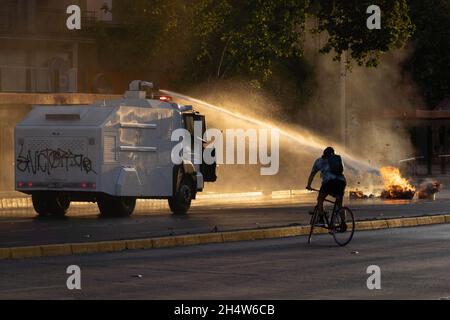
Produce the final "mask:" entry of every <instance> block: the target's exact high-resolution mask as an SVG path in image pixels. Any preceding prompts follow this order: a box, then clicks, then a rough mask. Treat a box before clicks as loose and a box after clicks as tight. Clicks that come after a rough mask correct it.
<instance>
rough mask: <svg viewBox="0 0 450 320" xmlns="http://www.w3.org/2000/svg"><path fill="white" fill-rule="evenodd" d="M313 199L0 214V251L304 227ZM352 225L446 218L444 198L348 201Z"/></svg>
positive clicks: (449, 202)
mask: <svg viewBox="0 0 450 320" xmlns="http://www.w3.org/2000/svg"><path fill="white" fill-rule="evenodd" d="M313 200H314V198H313V197H309V198H308V197H281V198H271V197H262V198H259V197H256V198H235V199H222V200H207V201H206V200H201V201H198V202H196V203H195V204H194V206H193V207H192V208H191V211H190V214H189V215H187V216H184V217H177V216H173V215H172V214H170V212H169V210H168V208H167V204H166V202H165V201H162V202H157V205H153V206H152V207H144V206H141V207H140V208H139V209H138V210H137V212H136V214H135V215H133V216H132V217H130V218H121V219H117V218H116V219H102V218H99V216H98V210H97V208H96V206H95V205H91V206H82V207H79V208H75V209H74V210H72V211H71V213H69V215H68V216H67V217H66V218H64V219H60V220H54V219H48V218H36V217H35V214H34V212H33V211H32V209H28V210H22V209H20V210H19V209H15V210H10V211H6V212H5V211H4V212H0V247H12V246H28V245H42V244H55V243H73V242H90V241H107V240H119V239H135V238H149V237H158V236H169V235H182V234H192V233H206V232H211V231H213V230H214V229H216V230H218V231H230V230H242V229H254V228H265V227H278V226H289V225H295V224H307V223H308V222H309V215H308V211H310V210H311V208H312V206H313ZM347 205H349V206H350V207H351V208H352V210H353V211H354V214H355V217H356V219H357V220H365V219H377V218H394V217H404V216H405V217H406V216H420V215H431V214H448V213H450V198H447V197H446V198H441V199H438V200H436V201H419V200H414V201H382V200H370V201H352V202H348V203H347Z"/></svg>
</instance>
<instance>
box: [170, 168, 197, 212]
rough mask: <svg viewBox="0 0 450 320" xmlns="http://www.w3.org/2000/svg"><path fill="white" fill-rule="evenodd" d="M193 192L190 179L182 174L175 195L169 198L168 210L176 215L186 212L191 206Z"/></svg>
mask: <svg viewBox="0 0 450 320" xmlns="http://www.w3.org/2000/svg"><path fill="white" fill-rule="evenodd" d="M194 192H195V189H194V184H193V181H192V179H191V178H190V177H188V176H184V177H183V179H182V180H181V182H180V186H179V187H178V190H177V192H176V193H175V195H174V196H173V197H170V198H169V207H170V211H172V213H173V214H176V215H184V214H186V213H187V212H188V211H189V208H190V207H191V202H192V199H193V198H194Z"/></svg>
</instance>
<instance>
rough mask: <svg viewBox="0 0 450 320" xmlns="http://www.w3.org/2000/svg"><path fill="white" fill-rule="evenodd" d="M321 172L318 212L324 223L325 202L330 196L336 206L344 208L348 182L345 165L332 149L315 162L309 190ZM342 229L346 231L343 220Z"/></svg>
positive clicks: (308, 186)
mask: <svg viewBox="0 0 450 320" xmlns="http://www.w3.org/2000/svg"><path fill="white" fill-rule="evenodd" d="M319 171H320V176H321V178H322V186H321V187H320V191H319V196H318V198H317V210H318V214H319V219H320V220H319V221H320V222H321V223H323V222H324V218H323V215H324V211H323V202H324V201H325V198H326V197H327V196H328V195H331V196H333V197H334V198H336V205H337V206H338V208H341V207H342V202H343V199H344V192H345V187H346V186H347V181H346V179H345V176H344V164H343V162H342V159H341V157H340V156H339V155H336V154H335V152H334V149H333V148H332V147H328V148H326V149H325V150H324V151H323V155H322V157H320V158H319V159H317V160H316V161H315V162H314V165H313V167H312V170H311V174H310V175H309V179H308V185H307V187H306V189H307V190H312V188H311V184H312V182H313V180H314V177H315V175H316V174H317V172H319ZM342 224H343V225H342V226H341V229H346V227H347V226H346V225H345V219H342Z"/></svg>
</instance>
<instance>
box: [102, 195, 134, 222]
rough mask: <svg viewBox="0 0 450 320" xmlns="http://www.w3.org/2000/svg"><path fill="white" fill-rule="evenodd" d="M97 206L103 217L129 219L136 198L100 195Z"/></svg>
mask: <svg viewBox="0 0 450 320" xmlns="http://www.w3.org/2000/svg"><path fill="white" fill-rule="evenodd" d="M97 205H98V208H99V210H100V214H101V216H103V217H129V216H130V215H131V214H132V213H133V211H134V208H135V207H136V198H134V197H114V196H110V195H102V196H100V197H99V199H98V200H97Z"/></svg>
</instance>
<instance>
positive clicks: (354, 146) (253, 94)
mask: <svg viewBox="0 0 450 320" xmlns="http://www.w3.org/2000/svg"><path fill="white" fill-rule="evenodd" d="M307 43H308V42H307ZM305 52H306V59H307V61H308V62H309V63H310V64H311V65H312V67H313V69H314V70H315V72H314V76H315V79H314V82H315V84H316V90H315V93H314V94H313V96H312V99H311V98H309V99H307V97H305V98H304V99H305V100H304V101H299V107H298V108H297V111H296V112H294V113H289V114H287V112H286V108H283V105H282V100H281V101H280V97H274V96H273V94H271V93H269V92H267V91H264V90H261V89H255V88H253V87H252V86H251V85H249V84H248V82H247V81H245V80H236V79H234V80H228V81H220V82H215V83H208V84H204V85H202V86H196V87H195V88H193V89H191V90H190V91H189V92H188V93H189V95H190V96H193V97H196V98H198V99H202V100H203V101H206V102H209V103H211V104H214V105H215V106H220V107H221V108H224V109H226V110H227V111H228V112H229V113H230V114H231V115H230V114H227V113H223V112H217V110H214V109H211V108H208V107H207V106H206V107H205V105H197V104H195V103H193V104H194V106H195V107H196V109H199V110H200V111H201V112H202V113H205V114H206V115H207V122H208V126H209V127H214V128H219V129H221V130H225V129H236V128H242V129H248V128H255V129H258V128H260V127H261V125H258V124H257V123H249V122H248V121H245V120H244V119H245V117H248V118H252V119H257V120H259V121H261V122H262V123H263V124H264V125H266V126H269V127H270V126H275V127H277V128H280V129H281V130H283V131H284V132H285V133H286V135H285V136H284V137H282V139H281V140H280V147H281V150H280V172H279V173H278V174H277V175H276V176H261V175H260V171H259V169H260V166H249V165H225V166H221V167H220V169H219V180H218V182H217V183H215V184H213V185H210V186H208V187H207V190H214V191H221V192H232V191H256V190H258V191H260V190H263V191H266V190H267V191H270V190H281V189H302V188H304V186H305V184H306V180H307V177H308V175H309V171H310V169H311V166H312V163H313V161H314V159H316V158H317V157H319V156H320V155H321V152H322V149H323V148H324V147H325V146H328V145H332V146H334V147H335V149H336V150H337V153H339V154H341V155H342V156H343V158H344V162H346V164H350V168H353V169H355V168H356V169H359V170H348V169H349V168H348V167H347V171H346V175H347V178H348V182H349V183H348V184H349V188H358V189H359V190H363V191H366V192H369V193H376V192H375V191H376V190H379V189H380V188H382V185H383V182H382V179H381V178H380V177H379V176H378V175H376V174H375V175H374V174H373V172H371V170H370V169H371V168H380V167H382V166H386V165H392V166H398V161H399V160H401V159H404V158H407V157H411V156H413V155H414V150H413V146H412V145H411V142H410V136H409V133H408V129H407V127H405V125H404V122H403V121H402V115H403V114H404V112H408V111H411V110H414V109H416V108H417V107H420V106H421V103H422V100H421V99H420V97H419V96H418V95H417V94H416V91H415V88H414V85H413V83H412V82H411V81H410V79H409V78H408V76H407V75H405V74H403V73H402V71H401V70H402V63H403V62H404V61H405V60H406V59H407V57H408V51H407V50H396V51H394V52H392V53H390V54H387V55H385V56H384V57H383V58H382V60H381V63H380V65H379V67H378V68H372V69H367V68H364V67H358V66H354V67H353V68H352V69H351V70H348V71H347V76H346V91H345V94H346V128H347V129H346V131H347V139H346V146H343V144H342V141H341V132H342V131H341V130H342V128H341V106H340V99H341V96H340V94H341V90H340V88H341V83H340V64H339V62H334V61H332V59H331V56H329V55H328V56H324V55H321V54H318V53H317V50H311V51H309V52H308V47H307V48H306V50H305ZM278 79H282V77H279V78H278ZM309 80H310V79H309ZM286 85H291V84H288V83H286ZM280 86H283V83H281V84H280ZM289 110H290V112H291V111H292V109H289ZM240 116H241V117H244V119H242V118H241V119H239V117H240ZM286 119H288V120H287V121H286ZM364 164H368V166H367V165H366V166H365V165H364Z"/></svg>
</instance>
